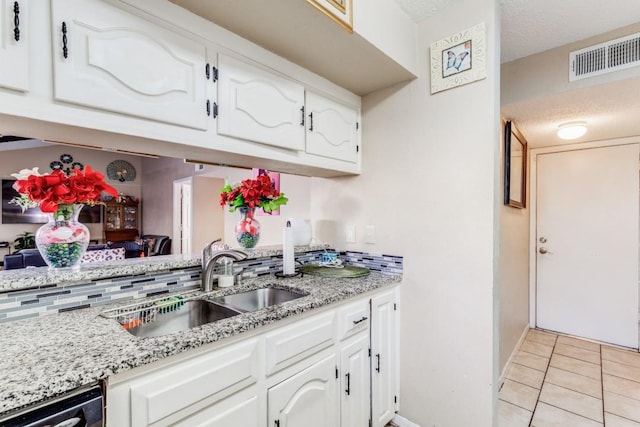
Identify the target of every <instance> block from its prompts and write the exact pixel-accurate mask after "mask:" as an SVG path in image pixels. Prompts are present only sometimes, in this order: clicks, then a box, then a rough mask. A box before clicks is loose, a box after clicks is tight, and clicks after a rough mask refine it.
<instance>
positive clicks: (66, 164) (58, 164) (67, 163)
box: [49, 154, 84, 175]
mask: <svg viewBox="0 0 640 427" xmlns="http://www.w3.org/2000/svg"><path fill="white" fill-rule="evenodd" d="M49 167H50V168H51V170H58V169H60V170H61V171H63V172H64V173H65V174H67V175H71V172H73V170H74V169H80V170H84V165H83V164H82V163H80V162H74V161H73V156H72V155H71V154H61V155H60V161H58V160H54V161H53V162H51V163H49Z"/></svg>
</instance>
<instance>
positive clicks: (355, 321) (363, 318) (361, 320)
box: [353, 316, 367, 325]
mask: <svg viewBox="0 0 640 427" xmlns="http://www.w3.org/2000/svg"><path fill="white" fill-rule="evenodd" d="M365 320H367V317H366V316H362V319H360V320H354V321H353V324H354V325H357V324H358V323H362V322H364V321H365Z"/></svg>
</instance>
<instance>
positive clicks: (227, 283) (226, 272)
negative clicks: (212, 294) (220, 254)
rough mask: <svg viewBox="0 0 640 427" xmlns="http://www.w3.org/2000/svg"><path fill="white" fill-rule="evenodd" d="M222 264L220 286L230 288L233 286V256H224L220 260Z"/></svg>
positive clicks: (219, 277) (219, 278)
mask: <svg viewBox="0 0 640 427" xmlns="http://www.w3.org/2000/svg"><path fill="white" fill-rule="evenodd" d="M220 262H221V264H222V266H221V268H220V275H219V276H218V287H219V288H228V287H231V286H233V281H234V276H233V260H232V259H231V258H227V257H224V258H222V260H221V261H220Z"/></svg>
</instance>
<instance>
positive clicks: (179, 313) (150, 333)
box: [127, 299, 241, 338]
mask: <svg viewBox="0 0 640 427" xmlns="http://www.w3.org/2000/svg"><path fill="white" fill-rule="evenodd" d="M238 314H241V312H240V311H238V310H234V309H233V308H230V307H223V306H221V305H218V304H214V303H212V302H209V301H205V300H201V299H197V300H191V301H187V302H185V303H184V304H183V305H182V306H180V307H178V308H176V309H175V310H173V311H169V312H168V313H158V314H156V316H155V318H154V319H153V320H152V321H150V322H148V323H142V324H140V325H139V326H135V327H130V328H127V331H129V333H131V334H133V335H135V336H137V337H141V338H144V337H157V336H160V335H166V334H170V333H172V332H179V331H186V330H188V329H191V328H195V327H196V326H200V325H204V324H205V323H211V322H215V321H217V320H222V319H226V318H228V317H232V316H236V315H238Z"/></svg>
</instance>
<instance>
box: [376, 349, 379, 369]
mask: <svg viewBox="0 0 640 427" xmlns="http://www.w3.org/2000/svg"><path fill="white" fill-rule="evenodd" d="M376 359H378V367H377V368H376V371H378V373H379V372H380V353H378V354H376Z"/></svg>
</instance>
